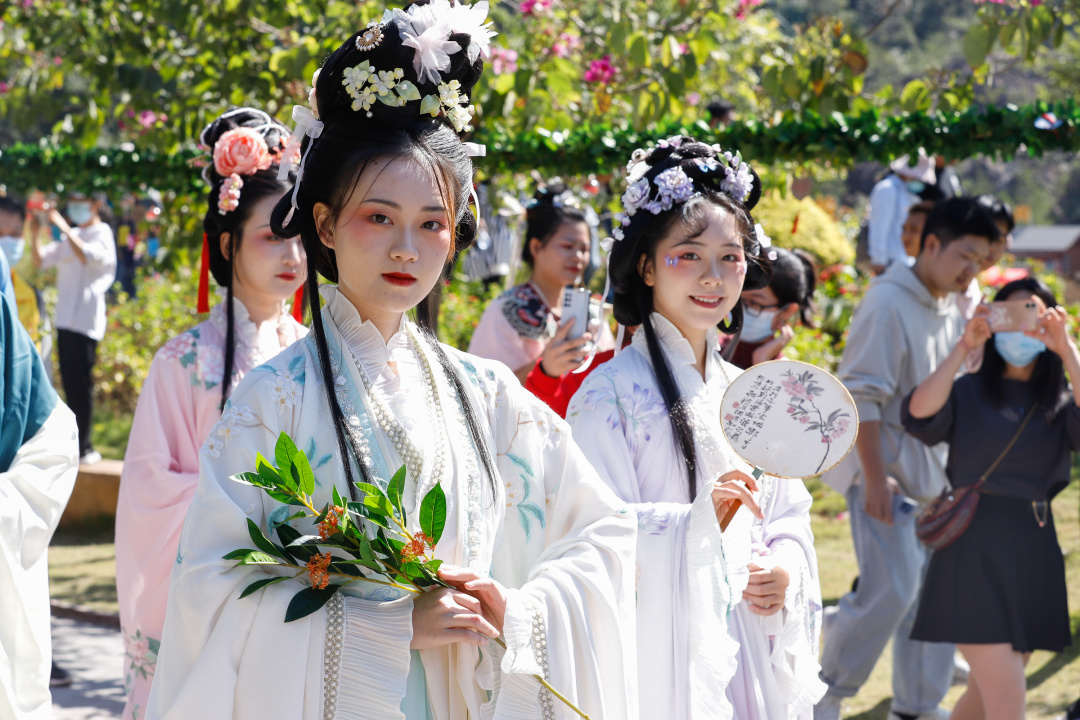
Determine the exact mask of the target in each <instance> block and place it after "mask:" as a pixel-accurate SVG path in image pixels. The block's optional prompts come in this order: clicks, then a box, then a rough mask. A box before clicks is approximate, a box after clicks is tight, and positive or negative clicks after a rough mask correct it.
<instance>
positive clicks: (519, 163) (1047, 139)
mask: <svg viewBox="0 0 1080 720" xmlns="http://www.w3.org/2000/svg"><path fill="white" fill-rule="evenodd" d="M1045 113H1053V114H1055V115H1056V116H1057V118H1058V119H1059V120H1060V121H1061V125H1060V127H1058V128H1056V129H1054V130H1040V129H1037V128H1036V127H1035V120H1036V119H1037V118H1039V117H1040V116H1042V115H1044V114H1045ZM1078 126H1080V109H1078V108H1077V105H1076V103H1074V102H1073V101H1072V100H1069V101H1067V102H1064V103H1054V104H1046V103H1036V104H1032V105H1025V106H1023V107H1016V106H1012V105H1006V106H1004V107H997V106H987V107H985V108H972V109H969V110H967V111H965V112H959V113H941V112H917V113H905V114H900V115H888V114H885V113H882V112H879V111H877V110H870V111H866V112H863V113H861V114H859V115H855V116H845V115H842V114H840V113H832V114H831V115H828V116H820V115H817V114H816V113H813V112H806V113H804V115H803V117H801V118H795V117H793V116H786V117H783V118H782V119H780V121H779V122H776V123H775V124H768V123H766V122H761V121H756V120H748V121H746V122H741V123H735V124H733V125H731V126H729V127H727V128H725V129H723V130H713V129H711V128H709V127H708V126H707V125H705V124H704V123H700V122H699V123H691V124H684V123H680V122H677V121H673V122H667V123H661V124H660V125H658V126H656V127H654V128H652V129H649V130H644V131H637V130H632V129H626V128H617V127H613V126H611V125H608V124H597V125H582V126H579V127H575V128H573V129H570V130H566V131H546V130H537V131H533V132H528V133H521V134H516V135H511V134H506V133H500V132H498V131H481V132H478V133H477V135H476V137H475V138H474V139H475V140H476V141H477V142H481V143H484V144H486V145H487V157H484V158H479V159H477V162H476V164H477V167H478V169H479V170H480V171H481V172H482V173H483V174H485V175H489V176H490V175H498V174H502V173H512V172H528V171H532V170H536V171H538V172H540V173H541V174H548V175H554V174H559V175H564V176H577V175H586V174H588V173H597V174H606V173H610V172H611V171H612V170H614V169H616V168H621V167H622V166H623V165H624V164H625V163H626V160H627V158H628V157H629V156H630V153H631V152H632V151H633V150H634V149H635V148H638V147H644V146H647V145H650V144H653V143H655V142H656V141H657V140H660V139H662V138H665V137H669V136H671V135H675V134H687V135H693V136H695V137H699V138H702V139H707V140H709V141H711V142H717V143H719V144H721V145H722V146H724V147H725V148H734V149H738V150H739V151H740V152H741V153H742V155H743V157H745V158H747V159H749V160H750V161H751V162H753V163H754V164H756V165H762V166H765V165H772V164H774V163H777V162H795V163H801V164H812V163H818V164H826V163H827V164H829V165H830V166H832V167H833V168H844V167H849V166H851V165H853V164H854V163H856V162H866V161H872V162H880V163H888V162H890V161H892V160H894V159H895V158H897V157H899V156H900V155H903V154H905V153H910V152H911V151H912V150H914V149H916V148H919V147H922V148H925V149H926V151H927V152H928V153H930V154H940V155H942V156H944V157H945V158H946V159H949V160H960V159H963V158H967V157H974V156H979V155H983V156H996V157H1000V158H1006V159H1007V158H1010V157H1013V156H1015V154H1016V153H1017V152H1019V151H1021V150H1026V152H1027V154H1028V155H1029V156H1032V157H1038V156H1041V155H1043V154H1044V153H1047V152H1050V151H1052V150H1063V151H1067V152H1076V151H1077V150H1080V134H1078V133H1077V132H1076V128H1077V127H1078ZM200 155H201V153H198V152H196V151H194V150H185V151H181V152H179V153H176V154H173V155H164V154H157V153H153V152H146V151H143V150H134V151H126V150H120V149H115V148H108V149H102V148H90V149H84V148H79V147H74V146H63V147H50V146H40V145H14V146H12V147H9V148H4V149H3V150H0V182H2V183H4V184H5V185H6V187H7V188H8V190H9V192H13V193H22V192H24V191H25V189H30V188H35V189H41V190H60V189H80V190H83V191H87V190H98V189H101V190H108V191H109V192H111V193H123V192H139V191H142V190H145V189H146V188H148V187H154V188H157V189H158V190H161V191H173V192H176V193H177V194H179V195H188V194H193V193H199V192H204V191H205V184H204V183H203V181H202V178H201V177H200V173H199V170H198V169H197V168H196V167H193V161H194V160H195V159H196V158H198V157H199V156H200Z"/></svg>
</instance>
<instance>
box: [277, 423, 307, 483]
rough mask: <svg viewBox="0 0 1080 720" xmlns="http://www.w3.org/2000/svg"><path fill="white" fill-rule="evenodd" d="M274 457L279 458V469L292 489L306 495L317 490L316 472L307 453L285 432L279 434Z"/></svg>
mask: <svg viewBox="0 0 1080 720" xmlns="http://www.w3.org/2000/svg"><path fill="white" fill-rule="evenodd" d="M274 459H275V460H277V465H278V470H279V471H280V472H281V475H282V477H283V478H284V479H285V481H286V482H287V483H288V485H289V487H290V488H291V489H294V490H297V491H298V492H302V493H303V494H304V495H311V493H313V492H315V473H313V472H312V471H311V464H310V463H309V462H308V459H307V455H305V454H304V453H303V452H301V451H300V449H299V448H298V447H296V443H294V442H293V441H292V438H290V437H289V436H288V435H287V434H286V433H284V432H282V433H281V434H280V435H278V441H277V445H276V446H275V447H274Z"/></svg>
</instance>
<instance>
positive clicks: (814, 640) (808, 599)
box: [728, 475, 827, 720]
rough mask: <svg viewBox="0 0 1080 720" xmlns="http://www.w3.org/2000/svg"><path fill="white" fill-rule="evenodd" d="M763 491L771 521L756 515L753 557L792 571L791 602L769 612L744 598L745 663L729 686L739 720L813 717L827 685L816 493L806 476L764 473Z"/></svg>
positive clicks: (737, 633) (737, 615) (766, 566)
mask: <svg viewBox="0 0 1080 720" xmlns="http://www.w3.org/2000/svg"><path fill="white" fill-rule="evenodd" d="M758 484H759V486H760V488H761V489H760V491H759V492H758V493H757V495H756V496H755V497H756V499H757V502H758V505H760V507H761V510H762V514H764V516H765V517H764V518H763V519H760V520H759V519H758V518H754V522H753V527H752V529H751V535H752V538H753V546H752V548H751V552H752V559H751V562H753V563H754V564H755V565H757V566H758V567H760V568H761V569H763V570H770V569H772V568H773V567H777V566H778V567H781V568H783V569H784V570H786V571H787V573H788V578H789V580H788V586H787V590H786V592H785V596H784V607H783V608H782V609H781V610H780V612H778V613H775V614H773V615H770V616H768V617H763V616H761V615H756V614H755V613H753V612H751V610H750V606H749V601H748V600H745V599H744V600H743V601H742V602H741V603H739V605H738V606H736V608H735V612H734V613H732V615H731V634H732V636H733V637H734V638H735V639H736V640H737V641H738V642H739V655H738V667H737V669H736V671H735V677H734V678H733V679H732V681H731V684H730V685H729V686H728V697H729V698H730V699H731V701H732V704H733V705H734V708H735V717H736V718H737V720H775V719H779V720H784V718H788V719H789V720H795V718H799V720H810V718H812V717H813V713H814V705H815V704H816V703H817V702H818V701H819V700H820V699H821V698H822V696H824V694H825V691H826V690H827V686H826V685H825V683H823V682H822V681H821V680H820V678H819V677H818V673H819V671H820V670H821V666H820V665H819V664H818V641H819V639H820V637H821V583H820V582H819V580H818V569H817V554H816V553H815V552H814V534H813V531H812V530H811V529H810V506H811V504H812V503H813V498H812V497H811V496H810V493H809V492H807V490H806V486H805V485H804V484H803V483H802V482H801V481H799V480H788V479H781V478H774V477H771V476H769V475H763V476H762V477H761V479H759V480H758Z"/></svg>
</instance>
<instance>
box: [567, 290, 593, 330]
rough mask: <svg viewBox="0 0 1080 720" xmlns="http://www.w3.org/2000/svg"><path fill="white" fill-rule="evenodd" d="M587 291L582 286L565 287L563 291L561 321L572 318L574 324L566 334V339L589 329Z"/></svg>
mask: <svg viewBox="0 0 1080 720" xmlns="http://www.w3.org/2000/svg"><path fill="white" fill-rule="evenodd" d="M589 297H590V296H589V291H588V290H586V289H584V288H566V290H565V291H563V312H562V321H563V322H566V321H567V320H569V319H570V318H574V326H573V327H572V328H570V332H568V333H567V334H566V337H567V338H568V339H571V338H576V337H580V336H582V335H584V334H585V333H586V331H588V329H589Z"/></svg>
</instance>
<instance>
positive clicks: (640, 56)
mask: <svg viewBox="0 0 1080 720" xmlns="http://www.w3.org/2000/svg"><path fill="white" fill-rule="evenodd" d="M630 62H632V63H633V64H634V65H637V66H638V67H646V66H648V64H649V44H648V41H647V40H646V39H645V34H644V33H634V34H633V35H632V36H631V39H630Z"/></svg>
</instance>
